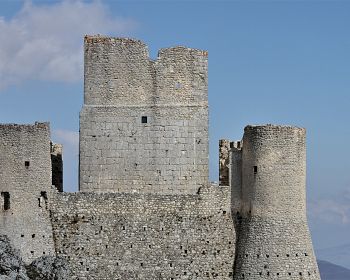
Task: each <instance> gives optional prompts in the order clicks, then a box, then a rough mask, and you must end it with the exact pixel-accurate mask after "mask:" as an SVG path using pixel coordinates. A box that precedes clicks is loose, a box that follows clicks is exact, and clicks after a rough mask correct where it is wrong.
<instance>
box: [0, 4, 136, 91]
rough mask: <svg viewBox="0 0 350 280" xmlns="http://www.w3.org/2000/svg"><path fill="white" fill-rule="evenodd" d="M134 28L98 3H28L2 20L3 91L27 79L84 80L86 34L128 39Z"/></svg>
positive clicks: (0, 84) (0, 78) (0, 83)
mask: <svg viewBox="0 0 350 280" xmlns="http://www.w3.org/2000/svg"><path fill="white" fill-rule="evenodd" d="M134 26H135V22H134V21H132V20H130V19H124V18H117V17H114V16H112V15H111V14H110V13H109V12H108V7H107V6H105V5H104V4H102V3H101V2H99V1H93V2H90V3H88V2H83V1H80V0H77V1H69V0H65V1H62V2H59V3H56V4H51V5H49V4H47V5H34V4H32V3H31V2H30V1H25V2H24V4H23V7H22V9H21V10H20V11H19V12H18V13H17V14H16V15H15V16H14V17H13V18H11V19H9V20H5V18H3V17H1V16H0V90H1V88H4V87H6V86H8V85H11V84H16V83H21V82H24V81H26V80H33V79H34V80H49V81H63V82H74V81H77V80H79V79H82V73H83V50H82V42H83V36H84V35H85V34H112V35H115V36H118V35H125V34H126V33H127V32H129V31H130V30H131V29H133V28H134Z"/></svg>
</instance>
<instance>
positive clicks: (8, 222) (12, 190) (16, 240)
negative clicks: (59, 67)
mask: <svg viewBox="0 0 350 280" xmlns="http://www.w3.org/2000/svg"><path fill="white" fill-rule="evenodd" d="M0 178H1V180H0V192H1V197H0V234H5V235H8V236H9V237H10V239H11V241H12V243H13V244H14V246H15V247H16V248H17V249H19V250H20V251H21V254H22V257H23V260H24V261H25V262H30V261H31V260H33V259H35V258H37V257H40V256H42V255H50V254H53V255H54V246H53V239H52V228H51V223H50V217H49V212H48V210H47V194H48V192H50V191H51V158H50V131H49V125H48V124H47V123H35V124H34V125H17V124H6V125H0Z"/></svg>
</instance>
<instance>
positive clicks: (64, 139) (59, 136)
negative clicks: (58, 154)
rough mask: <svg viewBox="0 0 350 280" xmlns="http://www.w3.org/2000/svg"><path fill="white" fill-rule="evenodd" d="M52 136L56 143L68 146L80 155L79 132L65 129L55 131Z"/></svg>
mask: <svg viewBox="0 0 350 280" xmlns="http://www.w3.org/2000/svg"><path fill="white" fill-rule="evenodd" d="M52 134H53V135H52V136H53V139H54V141H55V142H57V143H59V144H63V145H67V146H69V148H70V149H73V150H75V151H76V153H78V147H79V132H77V131H71V130H64V129H55V130H54V131H53V133H52Z"/></svg>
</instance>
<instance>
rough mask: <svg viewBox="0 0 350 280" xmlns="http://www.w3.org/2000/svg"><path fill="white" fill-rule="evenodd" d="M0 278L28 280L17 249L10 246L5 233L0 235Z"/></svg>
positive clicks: (2, 279) (5, 279)
mask: <svg viewBox="0 0 350 280" xmlns="http://www.w3.org/2000/svg"><path fill="white" fill-rule="evenodd" d="M0 279H1V280H12V279H13V280H17V279H18V280H29V278H28V276H27V274H26V269H25V266H24V262H23V261H22V259H21V257H20V256H19V251H18V250H16V249H14V248H13V247H12V246H11V243H10V240H9V238H8V237H7V236H5V235H0Z"/></svg>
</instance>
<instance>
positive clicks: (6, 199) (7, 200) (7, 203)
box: [1, 192, 10, 210]
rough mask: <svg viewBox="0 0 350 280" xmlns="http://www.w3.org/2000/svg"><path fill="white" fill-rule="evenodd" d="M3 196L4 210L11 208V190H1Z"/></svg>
mask: <svg viewBox="0 0 350 280" xmlns="http://www.w3.org/2000/svg"><path fill="white" fill-rule="evenodd" d="M1 196H2V197H3V199H4V210H9V209H10V193H9V192H1Z"/></svg>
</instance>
